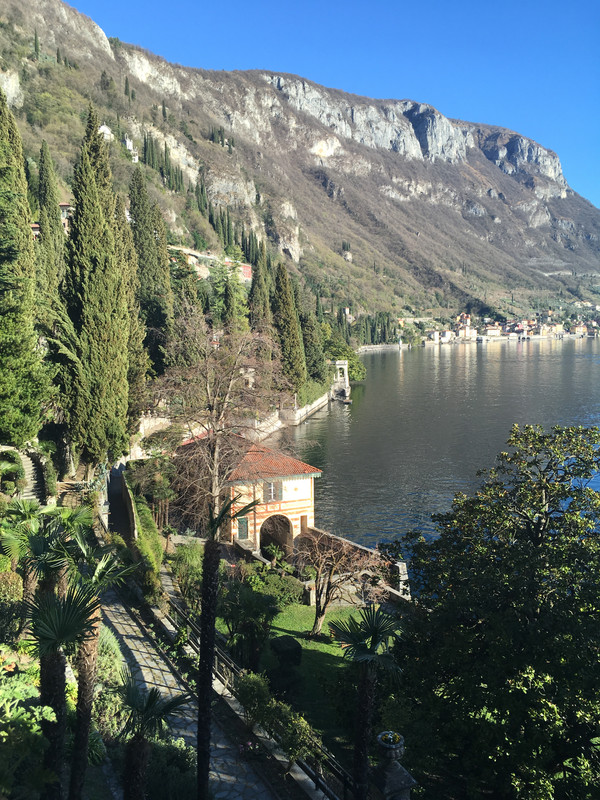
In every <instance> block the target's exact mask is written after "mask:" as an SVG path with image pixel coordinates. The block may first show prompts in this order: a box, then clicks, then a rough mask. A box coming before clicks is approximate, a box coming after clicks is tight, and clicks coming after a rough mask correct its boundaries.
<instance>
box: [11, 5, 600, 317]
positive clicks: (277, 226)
mask: <svg viewBox="0 0 600 800" xmlns="http://www.w3.org/2000/svg"><path fill="white" fill-rule="evenodd" d="M36 32H37V43H38V44H37V48H38V52H37V53H36V52H35V43H36V38H35V35H36ZM0 47H1V54H2V61H1V62H0V65H1V69H2V72H1V73H0V85H2V86H3V88H4V91H5V92H6V94H7V96H8V100H9V103H10V104H11V106H12V108H13V111H14V113H15V114H16V116H17V120H18V124H19V126H20V130H21V133H22V136H23V141H24V147H25V152H26V154H27V155H28V157H29V165H30V172H31V176H32V180H34V181H35V176H36V171H37V161H36V159H37V153H39V147H40V142H41V139H42V138H45V139H46V140H47V141H48V144H49V147H50V150H51V152H52V154H53V157H54V159H55V160H56V162H57V168H58V172H59V175H60V177H61V179H62V191H63V199H65V200H69V199H70V182H71V180H72V169H73V168H72V164H73V163H74V155H75V153H76V151H77V147H78V144H79V142H80V141H81V137H82V134H83V128H84V123H85V119H86V113H87V106H88V103H89V101H90V100H91V101H92V102H93V104H94V105H95V106H96V108H98V109H99V114H100V118H101V120H102V121H103V122H104V123H106V125H108V127H109V128H110V129H111V131H112V132H113V133H114V135H115V140H114V141H113V142H112V144H111V168H112V172H113V176H114V180H115V184H116V188H117V189H121V190H125V189H126V187H127V186H128V184H129V181H130V177H131V173H132V169H133V165H132V163H131V151H130V150H127V148H126V146H125V145H124V144H123V143H122V142H123V140H124V137H125V136H127V137H128V138H129V139H130V141H131V145H130V146H133V147H136V148H137V149H138V151H139V153H140V158H141V160H142V161H145V162H146V163H147V165H148V167H147V169H146V172H147V178H148V181H149V187H148V188H149V192H150V196H151V200H152V201H154V200H156V201H158V202H159V205H160V207H161V210H162V213H163V217H164V219H165V221H166V224H167V226H168V227H169V229H170V238H171V241H172V242H173V243H180V244H184V245H188V246H196V248H197V249H203V248H204V247H209V248H211V249H213V250H216V251H219V250H222V248H223V245H224V238H225V237H224V236H223V235H222V232H219V230H218V227H216V229H215V225H211V224H210V222H209V216H210V215H209V214H207V213H206V212H208V209H205V213H202V210H201V209H200V206H199V204H198V202H195V200H194V198H195V197H196V195H197V194H198V192H196V194H195V195H194V196H192V193H190V191H189V189H190V187H191V189H192V190H193V189H194V187H196V186H200V185H201V186H202V190H203V192H204V193H205V197H206V201H207V203H210V204H211V205H212V207H213V209H214V210H215V212H217V211H218V210H224V209H228V210H229V212H230V219H231V225H232V227H233V228H235V227H236V226H237V231H238V238H239V231H240V230H241V226H242V225H243V226H244V229H245V230H246V231H252V232H254V234H255V235H256V237H257V239H258V240H259V241H260V240H262V239H264V238H268V240H269V242H270V245H269V246H270V248H271V249H272V251H273V252H274V253H275V252H278V253H279V254H281V255H282V256H284V257H285V258H287V259H288V261H289V262H290V264H294V265H295V267H294V269H295V270H297V272H298V273H299V274H300V275H301V276H302V277H303V279H304V282H305V283H307V284H308V285H309V286H311V287H313V288H315V289H317V291H318V293H320V295H321V296H322V297H323V298H324V299H325V302H327V299H328V298H330V300H331V305H332V307H333V306H339V305H340V304H341V305H347V306H350V307H351V308H352V309H353V311H354V312H361V311H371V312H372V311H375V310H387V311H392V312H394V313H398V314H407V313H410V312H411V311H416V310H419V311H428V312H433V313H436V312H438V313H440V312H441V311H446V313H447V312H448V311H454V310H455V309H458V308H464V307H466V308H468V309H472V310H474V311H478V310H485V309H487V308H493V309H497V310H498V311H500V312H502V313H505V314H508V313H518V312H525V311H527V310H528V309H530V308H533V307H536V305H538V306H539V305H540V304H545V305H547V304H549V303H550V302H552V301H553V300H558V299H559V298H561V297H564V298H565V299H568V298H573V297H580V298H588V299H592V298H593V297H594V294H595V292H596V290H597V286H596V285H597V284H600V281H598V278H597V273H598V269H599V266H600V212H599V211H598V210H597V209H596V208H594V207H593V206H592V205H591V204H590V203H589V202H587V201H586V200H585V199H584V198H582V197H580V196H579V195H577V194H576V193H574V192H573V191H572V190H571V189H570V188H569V187H568V185H567V183H566V181H565V179H564V177H563V175H562V171H561V167H560V162H559V159H558V157H557V156H556V154H554V153H553V152H551V151H549V150H546V149H545V148H543V147H542V146H540V145H539V144H537V143H535V142H533V141H531V140H529V139H527V138H526V137H524V136H521V135H520V134H517V133H514V132H511V131H508V130H506V129H504V128H501V127H494V126H488V125H477V124H474V123H469V122H462V121H458V120H450V119H447V118H445V117H443V116H442V115H441V114H440V113H439V112H438V111H436V110H435V109H434V108H432V107H431V106H428V105H426V104H421V103H418V102H414V101H411V100H371V99H369V98H363V97H357V96H354V95H349V94H346V93H344V92H341V91H338V90H331V89H326V88H324V87H321V86H318V85H316V84H314V83H312V82H310V81H307V80H304V79H302V78H299V77H296V76H293V75H284V74H274V73H268V72H262V71H250V72H224V71H223V72H211V71H205V70H199V69H191V68H186V67H181V66H178V65H173V64H169V63H167V62H165V61H164V60H162V59H160V58H159V57H157V56H154V55H152V54H150V53H148V52H146V51H144V50H142V49H141V48H139V47H136V46H133V45H127V44H124V43H122V42H120V41H119V40H118V39H110V40H109V39H107V37H106V36H105V35H104V33H103V32H102V31H101V29H100V28H99V27H98V26H97V25H95V24H94V23H93V22H92V21H91V20H90V19H88V18H87V17H85V16H83V15H81V14H79V13H78V12H76V11H75V10H74V9H72V8H70V7H68V6H66V5H65V4H63V3H61V2H60V1H59V0H41V2H38V3H35V4H34V3H33V2H32V1H31V0H24V2H19V3H17V2H16V0H8V1H7V2H6V3H5V4H4V11H3V12H2V15H1V16H0ZM213 221H214V220H213Z"/></svg>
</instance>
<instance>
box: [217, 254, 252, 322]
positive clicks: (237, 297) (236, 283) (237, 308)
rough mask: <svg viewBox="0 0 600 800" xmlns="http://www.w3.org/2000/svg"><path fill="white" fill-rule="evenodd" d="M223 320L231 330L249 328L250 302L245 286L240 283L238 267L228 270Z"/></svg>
mask: <svg viewBox="0 0 600 800" xmlns="http://www.w3.org/2000/svg"><path fill="white" fill-rule="evenodd" d="M223 322H224V323H225V325H226V326H227V327H228V328H229V329H230V330H231V329H232V328H236V329H237V330H243V329H247V328H248V304H247V303H246V295H245V292H244V288H243V286H242V284H241V283H240V277H239V273H238V271H237V269H236V268H235V267H234V268H232V269H230V270H229V271H228V276H227V283H226V285H225V297H224V309H223Z"/></svg>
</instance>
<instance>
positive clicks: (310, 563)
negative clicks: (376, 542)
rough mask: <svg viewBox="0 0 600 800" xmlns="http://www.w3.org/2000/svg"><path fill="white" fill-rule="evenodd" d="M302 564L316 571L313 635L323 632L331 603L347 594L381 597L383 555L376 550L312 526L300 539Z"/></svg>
mask: <svg viewBox="0 0 600 800" xmlns="http://www.w3.org/2000/svg"><path fill="white" fill-rule="evenodd" d="M297 560H298V563H299V564H302V565H304V566H306V567H312V568H313V569H314V570H315V573H316V574H315V578H314V583H315V621H314V623H313V627H312V630H311V632H310V636H317V635H318V634H319V633H321V628H322V627H323V621H324V619H325V615H326V614H327V610H328V608H329V606H330V605H331V603H333V602H334V601H335V600H339V599H341V598H342V597H345V596H347V597H348V598H349V599H351V598H354V599H355V600H357V601H362V602H366V601H373V600H376V599H378V596H379V594H380V591H381V589H380V585H379V580H378V578H377V575H378V573H379V571H380V568H381V558H380V556H379V554H378V553H377V552H375V551H370V550H367V549H366V548H359V547H357V546H356V545H355V544H353V543H352V542H349V541H348V540H346V539H342V538H340V537H339V536H333V535H332V534H330V533H327V532H326V531H321V530H318V529H317V528H310V529H309V530H308V532H307V533H305V534H303V535H302V537H301V539H299V540H298V542H297Z"/></svg>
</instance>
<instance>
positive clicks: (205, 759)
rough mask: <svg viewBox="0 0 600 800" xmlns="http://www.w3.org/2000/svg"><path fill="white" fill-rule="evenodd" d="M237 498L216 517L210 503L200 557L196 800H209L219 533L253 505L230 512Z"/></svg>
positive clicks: (219, 557) (219, 558)
mask: <svg viewBox="0 0 600 800" xmlns="http://www.w3.org/2000/svg"><path fill="white" fill-rule="evenodd" d="M237 500H239V496H237V495H236V496H235V497H233V498H229V499H228V500H226V501H225V502H224V503H223V504H222V506H221V508H220V510H219V511H218V513H217V514H216V515H215V513H214V510H213V506H212V504H211V505H209V509H208V538H207V540H206V543H205V545H204V555H203V557H202V593H201V596H200V597H201V599H200V602H201V611H200V655H199V657H198V677H197V683H196V692H197V695H198V738H197V750H198V773H197V779H198V800H208V798H209V788H208V778H209V772H210V729H211V718H212V708H211V706H212V691H213V689H212V672H213V663H214V660H215V621H216V618H217V600H218V595H219V562H220V560H221V550H220V545H219V533H220V530H221V526H222V525H224V523H225V522H226V520H228V519H237V518H238V517H243V516H245V515H246V514H247V513H248V512H249V511H250V510H251V509H253V508H254V506H255V505H256V502H252V503H248V505H245V506H244V507H243V508H241V509H240V510H239V511H237V512H234V513H232V510H231V509H232V506H233V505H234V503H235V502H237Z"/></svg>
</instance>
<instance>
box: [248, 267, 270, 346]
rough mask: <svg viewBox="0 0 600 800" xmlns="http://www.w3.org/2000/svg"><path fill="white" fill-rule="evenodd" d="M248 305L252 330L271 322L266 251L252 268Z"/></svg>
mask: <svg viewBox="0 0 600 800" xmlns="http://www.w3.org/2000/svg"><path fill="white" fill-rule="evenodd" d="M248 305H249V306H250V325H251V327H252V329H253V330H258V329H260V328H261V327H264V326H265V325H270V324H271V304H270V300H269V288H268V285H267V261H266V252H265V256H264V258H263V257H261V258H259V259H258V262H257V263H256V265H255V266H254V267H253V268H252V285H251V287H250V297H249V299H248Z"/></svg>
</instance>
